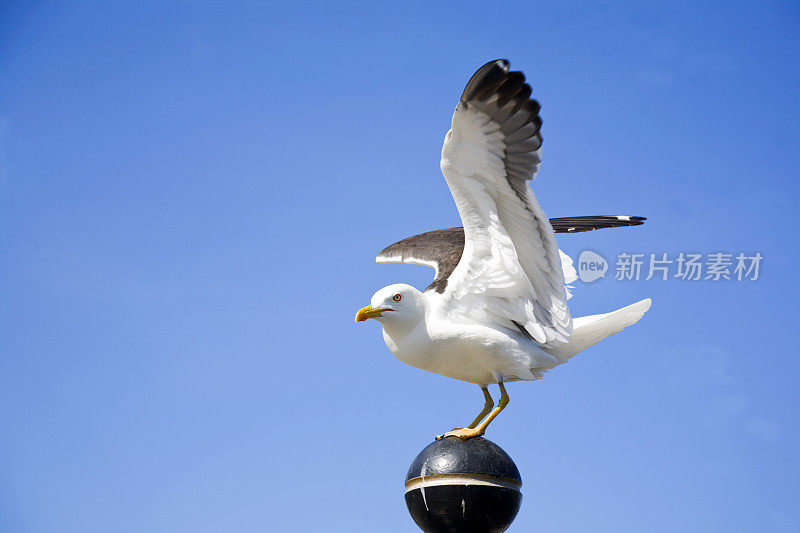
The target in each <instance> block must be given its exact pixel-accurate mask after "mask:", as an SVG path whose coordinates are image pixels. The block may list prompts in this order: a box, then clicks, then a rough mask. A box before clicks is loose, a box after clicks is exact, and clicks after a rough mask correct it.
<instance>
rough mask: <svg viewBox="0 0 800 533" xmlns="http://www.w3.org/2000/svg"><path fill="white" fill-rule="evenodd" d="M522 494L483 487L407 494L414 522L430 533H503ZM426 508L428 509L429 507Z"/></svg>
mask: <svg viewBox="0 0 800 533" xmlns="http://www.w3.org/2000/svg"><path fill="white" fill-rule="evenodd" d="M521 503H522V494H521V493H520V492H519V491H516V490H512V489H503V488H499V487H487V486H480V485H470V486H464V485H449V486H438V487H428V488H426V489H425V494H424V496H423V494H422V489H416V490H412V491H409V492H406V505H407V506H408V511H409V512H410V513H411V517H412V518H413V519H414V522H416V523H417V525H418V526H419V527H420V528H421V529H422V530H423V531H426V532H427V533H440V532H441V533H444V532H453V533H500V532H501V531H505V530H506V529H508V527H509V526H510V525H511V522H513V521H514V518H516V516H517V512H518V511H519V507H520V504H521ZM426 504H427V505H426Z"/></svg>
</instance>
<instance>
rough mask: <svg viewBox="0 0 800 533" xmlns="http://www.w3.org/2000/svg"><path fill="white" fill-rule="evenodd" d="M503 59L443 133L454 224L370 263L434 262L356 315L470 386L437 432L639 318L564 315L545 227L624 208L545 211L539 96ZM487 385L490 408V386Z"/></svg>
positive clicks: (591, 225)
mask: <svg viewBox="0 0 800 533" xmlns="http://www.w3.org/2000/svg"><path fill="white" fill-rule="evenodd" d="M509 67H510V64H509V62H508V61H507V60H505V59H498V60H495V61H490V62H489V63H486V64H485V65H483V66H482V67H481V68H480V69H478V71H477V72H475V74H474V75H473V76H472V78H471V79H470V80H469V82H468V83H467V86H466V88H465V89H464V92H463V94H462V95H461V99H460V101H459V102H458V105H457V106H456V109H455V113H454V114H453V120H452V126H451V129H450V131H448V132H447V134H446V135H445V138H444V146H443V147H442V159H441V169H442V173H443V174H444V178H445V181H446V182H447V185H448V187H449V188H450V192H451V193H452V195H453V199H454V200H455V203H456V207H457V209H458V212H459V215H460V217H461V222H462V225H463V227H461V228H450V229H444V230H437V231H431V232H427V233H423V234H421V235H416V236H414V237H410V238H408V239H404V240H402V241H400V242H397V243H395V244H393V245H391V246H389V247H388V248H386V249H385V250H383V251H382V252H381V253H380V254H379V255H378V257H377V259H376V260H377V262H378V263H398V262H399V263H411V264H417V265H423V266H428V267H432V268H434V269H435V275H434V280H433V283H431V284H430V285H429V286H428V287H427V288H426V289H425V290H424V291H419V290H417V289H416V288H414V287H412V286H410V285H406V284H394V285H389V286H388V287H384V288H382V289H380V290H379V291H378V292H376V293H375V294H374V295H373V296H372V299H371V302H370V305H368V306H366V307H364V308H362V309H360V310H359V311H358V312H357V314H356V322H362V321H365V320H367V319H375V320H376V321H377V322H379V323H380V325H381V326H382V328H383V339H384V341H385V342H386V345H387V347H388V348H389V350H390V351H391V352H392V353H393V354H394V355H395V356H396V357H397V358H398V359H400V360H401V361H402V362H404V363H407V364H409V365H411V366H414V367H417V368H420V369H423V370H427V371H430V372H435V373H437V374H440V375H443V376H447V377H450V378H454V379H458V380H462V381H466V382H469V383H474V384H477V385H478V386H479V387H480V388H481V391H482V392H483V396H484V407H483V409H482V410H481V412H480V413H479V414H478V416H477V417H475V420H473V421H472V423H470V424H469V425H468V426H466V427H463V428H454V429H453V430H452V431H449V432H447V433H445V434H443V435H438V436H437V437H436V438H437V439H440V438H444V437H457V438H460V439H464V440H466V439H469V438H473V437H477V436H480V435H483V434H484V433H485V432H486V428H487V426H488V425H489V424H490V423H491V422H492V421H493V420H494V419H495V418H496V417H497V415H498V414H499V413H500V412H501V411H502V410H503V409H505V407H506V406H507V405H508V403H509V397H508V392H507V391H506V388H505V383H509V382H513V381H531V380H535V379H539V378H541V377H542V376H543V374H544V373H545V372H547V371H548V370H550V369H552V368H554V367H556V366H558V365H560V364H563V363H565V362H566V361H568V360H569V359H570V358H571V357H573V356H574V355H576V354H578V353H580V352H581V351H583V350H585V349H586V348H588V347H590V346H592V345H594V344H596V343H597V342H599V341H601V340H603V339H604V338H606V337H608V336H609V335H613V334H614V333H617V332H619V331H621V330H622V329H623V328H625V327H627V326H630V325H631V324H633V323H634V322H636V321H637V320H639V319H640V318H641V317H642V316H643V315H644V313H645V312H646V311H647V310H648V309H649V308H650V304H651V301H650V299H649V298H648V299H645V300H642V301H640V302H637V303H634V304H632V305H629V306H627V307H623V308H621V309H618V310H616V311H612V312H610V313H605V314H599V315H591V316H584V317H579V318H575V319H573V318H572V316H571V315H570V312H569V308H568V306H567V299H568V298H569V297H570V296H571V294H570V291H569V289H570V288H571V287H570V286H569V283H571V282H572V281H575V279H577V275H576V272H575V268H574V266H573V264H572V260H571V259H570V258H569V257H568V256H567V255H566V254H564V253H563V252H561V251H560V250H559V249H558V246H557V245H556V240H555V232H556V231H558V232H564V233H572V232H580V231H589V230H592V229H599V228H604V227H619V226H635V225H640V224H642V223H643V221H644V220H645V219H644V217H634V216H591V217H570V218H564V219H550V220H549V219H548V218H547V217H546V216H545V214H544V212H543V211H542V208H541V207H540V206H539V202H538V201H537V200H536V196H535V195H534V194H533V191H532V190H531V189H530V188H529V187H528V185H527V182H528V181H531V180H533V179H534V177H535V176H536V173H537V171H538V170H539V165H540V162H541V158H540V153H541V145H542V135H541V131H540V130H541V125H542V121H541V119H540V118H539V104H538V102H536V100H533V99H531V88H530V86H529V85H528V84H527V83H525V76H524V75H523V74H522V72H516V71H510V70H509ZM491 384H497V385H498V386H499V389H500V399H499V401H498V403H497V406H495V404H494V400H493V398H492V396H491V394H490V392H489V389H488V386H489V385H491Z"/></svg>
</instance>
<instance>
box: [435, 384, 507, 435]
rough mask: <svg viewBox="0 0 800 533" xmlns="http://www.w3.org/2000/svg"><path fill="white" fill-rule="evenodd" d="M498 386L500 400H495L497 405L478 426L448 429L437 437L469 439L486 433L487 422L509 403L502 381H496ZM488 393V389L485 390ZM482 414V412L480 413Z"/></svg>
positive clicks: (490, 421) (489, 422)
mask: <svg viewBox="0 0 800 533" xmlns="http://www.w3.org/2000/svg"><path fill="white" fill-rule="evenodd" d="M498 385H499V386H500V400H499V401H498V402H497V407H495V408H494V409H493V410H492V412H491V413H489V416H487V417H486V420H484V421H483V422H481V423H480V424H479V425H478V426H476V427H474V428H472V427H466V428H460V429H454V430H453V431H448V432H447V433H445V434H444V435H437V437H436V438H437V439H442V438H445V437H458V438H459V439H461V440H467V439H471V438H472V437H479V436H481V435H483V434H484V433H486V428H487V427H488V426H489V424H491V423H492V420H494V419H495V418H496V417H497V415H499V414H500V411H502V410H503V409H505V408H506V405H508V403H509V401H510V400H509V398H508V393H507V392H506V387H505V385H503V384H502V383H498ZM486 394H488V391H487V392H486ZM481 414H483V413H481Z"/></svg>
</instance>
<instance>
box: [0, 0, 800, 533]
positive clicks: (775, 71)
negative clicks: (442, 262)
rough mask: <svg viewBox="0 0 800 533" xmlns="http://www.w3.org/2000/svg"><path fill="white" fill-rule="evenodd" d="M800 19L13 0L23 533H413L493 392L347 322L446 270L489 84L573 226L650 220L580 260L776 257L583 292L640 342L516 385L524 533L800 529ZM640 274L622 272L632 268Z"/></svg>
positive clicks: (12, 335) (0, 283) (1, 50)
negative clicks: (474, 109)
mask: <svg viewBox="0 0 800 533" xmlns="http://www.w3.org/2000/svg"><path fill="white" fill-rule="evenodd" d="M798 30H800V9H798V7H797V4H795V3H792V2H758V3H757V2H724V3H723V2H670V3H669V4H668V5H667V4H663V5H660V6H659V5H655V4H652V3H647V4H644V3H641V2H632V3H622V4H616V5H614V6H610V5H605V4H600V3H592V4H578V3H559V6H558V7H554V6H552V5H544V3H539V2H509V3H507V5H505V6H504V7H503V8H498V7H491V8H487V7H486V5H485V4H477V3H476V4H471V3H468V2H467V3H463V2H461V3H440V4H437V5H436V6H432V5H430V3H419V4H409V5H400V4H395V5H393V6H390V7H387V6H383V5H381V4H378V3H363V4H355V3H339V4H336V5H333V4H332V3H284V4H268V3H252V4H248V3H235V4H234V5H229V4H223V3H189V2H179V3H167V2H145V3H137V5H136V6H135V7H134V6H133V4H123V3H108V2H96V3H90V2H51V3H35V2H17V3H14V2H6V3H4V4H3V7H2V8H0V79H2V83H0V421H2V432H0V457H2V460H0V529H1V530H3V531H15V532H20V533H27V532H30V533H39V532H50V531H59V532H80V533H88V532H106V531H110V530H111V531H115V532H117V533H126V532H132V533H133V532H140V531H150V532H174V531H193V532H197V533H200V532H217V531H223V530H225V531H229V530H235V531H239V532H250V531H253V532H255V531H365V532H367V531H398V532H399V531H414V526H413V524H412V523H411V520H410V518H408V516H407V512H406V510H405V505H404V502H403V497H402V493H403V486H402V483H403V479H404V475H405V472H406V469H407V468H408V465H409V464H410V462H411V460H412V458H413V457H414V456H415V455H416V453H417V452H418V451H419V450H420V449H421V448H423V447H424V446H425V445H426V444H427V443H428V442H429V441H430V440H431V438H432V437H433V435H435V434H436V433H441V432H442V431H445V430H449V429H450V428H451V427H453V426H456V425H461V424H464V423H466V422H468V421H469V420H471V419H472V417H473V416H474V414H475V412H476V411H477V410H478V409H479V408H480V406H481V402H482V399H481V395H480V392H479V390H478V389H477V387H475V386H473V385H469V384H465V383H462V382H458V381H453V380H448V379H446V378H442V377H440V376H436V375H433V374H428V373H425V372H423V371H420V370H416V369H414V368H411V367H408V366H405V365H403V364H402V363H400V362H399V361H397V360H396V359H395V358H394V357H393V356H392V355H391V354H390V353H389V351H388V350H387V349H386V347H385V346H384V344H383V342H382V340H381V338H380V334H379V327H378V325H377V324H375V323H373V322H370V323H367V324H359V325H355V324H354V323H353V316H354V313H355V310H356V309H357V308H359V307H361V306H363V305H366V304H367V303H369V298H370V296H371V295H372V293H373V292H374V291H375V290H377V289H379V288H380V287H382V286H384V285H387V284H389V283H393V282H409V283H412V284H414V285H416V286H418V287H424V286H425V285H426V284H427V283H428V282H429V280H430V277H431V272H430V271H428V270H427V269H423V268H420V267H414V266H407V265H376V264H375V263H374V256H375V254H376V253H377V252H378V251H379V250H381V249H382V248H383V247H384V246H386V245H388V244H390V243H392V242H394V241H396V240H399V239H400V238H403V237H406V236H409V235H413V234H415V233H419V232H422V231H425V230H430V229H436V228H441V227H450V226H455V225H458V224H459V221H458V215H457V212H456V210H455V208H454V206H453V203H452V199H451V197H450V195H449V192H448V190H447V187H446V186H445V184H444V180H443V178H442V177H441V174H440V172H439V169H438V164H439V154H440V149H441V142H442V138H443V135H444V133H445V132H446V130H447V129H448V127H449V120H450V115H451V113H452V109H453V107H454V106H455V103H456V101H457V98H458V96H459V95H460V93H461V90H462V88H463V85H464V84H465V83H466V81H467V79H468V78H469V76H470V75H471V74H472V72H473V71H474V70H475V69H476V68H477V67H479V66H480V65H481V64H483V63H484V62H485V61H487V60H490V59H494V58H497V57H505V58H508V59H510V60H511V62H512V67H514V68H518V69H521V70H523V71H524V72H525V73H526V75H527V76H528V79H529V81H530V83H531V85H532V86H533V90H534V95H535V96H536V97H537V98H538V99H539V100H540V102H541V103H542V117H543V121H544V127H543V132H544V139H545V141H544V163H543V166H542V170H541V172H540V174H539V177H538V179H537V181H536V182H535V185H534V189H535V191H536V193H537V195H538V197H539V200H540V202H541V204H542V206H543V207H544V209H545V210H546V212H547V213H548V215H550V216H569V215H585V214H618V213H619V214H636V215H643V216H647V217H648V221H647V224H646V225H645V226H643V227H639V228H632V229H621V230H608V231H604V232H594V233H587V234H579V235H566V236H562V237H560V238H559V243H560V245H561V247H562V248H563V249H564V250H565V251H566V252H567V253H569V254H571V255H573V256H577V254H579V253H580V252H581V251H582V250H584V249H592V250H595V251H598V252H600V253H601V254H602V255H604V256H605V257H607V258H610V259H611V260H613V257H615V256H616V254H618V253H620V252H641V253H664V252H666V253H669V254H676V253H679V252H681V251H683V252H698V253H703V254H707V253H713V252H719V251H724V252H730V253H738V252H747V253H754V252H760V253H761V254H762V255H763V256H764V262H763V264H762V268H761V273H760V277H759V279H758V280H757V281H751V282H745V281H743V282H736V281H720V282H711V281H693V282H692V281H681V280H675V279H671V280H668V281H660V280H650V281H627V282H622V281H615V280H614V279H613V276H610V275H608V276H607V277H606V279H603V280H600V281H597V282H595V283H592V284H583V283H581V282H578V283H577V287H576V290H575V294H576V296H575V298H574V299H573V300H572V301H571V302H572V303H571V309H572V312H573V314H574V315H576V316H580V315H584V314H593V313H599V312H605V311H608V310H611V309H615V308H618V307H622V306H624V305H627V304H629V303H631V302H634V301H637V300H640V299H642V298H645V297H651V298H653V301H654V304H653V308H652V309H651V311H650V312H649V313H648V314H647V315H646V317H645V319H644V320H642V321H641V322H640V323H639V324H637V325H636V326H635V327H632V328H630V329H629V330H626V331H625V332H624V333H622V334H620V335H617V336H614V337H612V338H611V339H609V340H607V341H605V342H603V343H601V344H599V345H597V346H595V347H593V348H591V349H589V350H587V351H586V352H584V353H583V354H581V355H580V356H578V357H577V358H576V359H574V360H572V361H571V362H570V363H569V364H568V365H564V366H563V367H560V368H558V369H556V370H555V371H553V372H551V373H550V374H549V375H547V376H546V378H545V379H543V380H541V381H538V382H533V383H515V384H511V385H510V386H509V393H510V395H511V399H512V402H511V405H510V407H509V408H508V409H507V410H506V411H505V412H504V413H503V414H502V415H501V416H500V417H499V418H498V419H497V420H496V421H495V422H494V424H493V425H492V426H491V427H490V431H489V434H488V436H489V438H491V439H492V440H494V441H495V442H497V443H499V444H500V445H501V446H503V448H504V449H506V451H508V452H509V453H510V454H511V455H512V456H513V457H514V458H515V460H516V461H517V464H518V466H519V468H520V471H521V472H522V476H523V479H524V487H523V492H524V495H525V496H524V498H525V499H524V502H523V508H522V511H521V512H520V515H519V517H518V518H517V522H516V523H515V526H514V529H513V530H514V531H535V530H538V531H559V532H570V531H576V532H577V531H609V532H611V531H614V532H621V531H631V532H633V531H650V532H661V531H664V532H666V531H675V530H680V531H708V530H711V531H730V532H737V531H741V532H750V531H776V532H786V531H800V514H798V510H797V505H796V504H797V501H798V499H799V497H800V488H799V487H798V479H800V468H798V466H800V456H798V454H797V450H798V449H799V448H800V438H799V436H800V428H799V427H798V407H799V405H800V403H799V402H798V394H797V379H798V378H797V376H798V374H799V373H800V363H798V353H797V346H798V342H799V341H800V339H798V336H799V335H798V333H799V332H800V330H799V329H798V326H797V325H796V319H795V316H796V306H795V305H794V304H795V301H796V300H797V298H798V291H797V280H796V273H795V272H796V267H797V265H798V264H799V261H800V254H798V247H797V238H796V235H795V231H796V227H797V221H796V213H797V204H798V200H799V199H800V198H798V196H799V195H798V184H797V181H798V173H797V169H798V167H800V133H798V127H797V124H798V123H800V104H798V100H797V95H798V91H799V90H800V62H799V61H798V60H800V31H798ZM612 269H613V266H612Z"/></svg>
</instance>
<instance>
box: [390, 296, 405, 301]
mask: <svg viewBox="0 0 800 533" xmlns="http://www.w3.org/2000/svg"><path fill="white" fill-rule="evenodd" d="M402 299H403V297H402V296H400V295H399V294H395V295H394V296H392V300H394V301H395V302H399V301H400V300H402Z"/></svg>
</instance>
